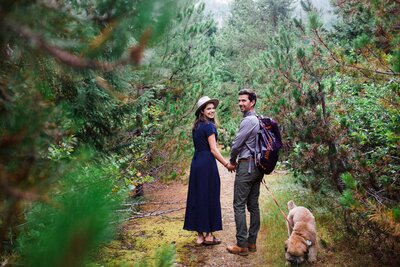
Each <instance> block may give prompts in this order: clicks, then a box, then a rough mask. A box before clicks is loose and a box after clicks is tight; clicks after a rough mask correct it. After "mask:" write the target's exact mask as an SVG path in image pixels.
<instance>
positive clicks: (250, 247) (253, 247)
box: [247, 244, 257, 252]
mask: <svg viewBox="0 0 400 267" xmlns="http://www.w3.org/2000/svg"><path fill="white" fill-rule="evenodd" d="M247 248H248V249H249V251H250V252H256V251H257V246H256V244H249V245H248V246H247Z"/></svg>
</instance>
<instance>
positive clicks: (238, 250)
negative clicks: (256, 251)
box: [226, 245, 249, 256]
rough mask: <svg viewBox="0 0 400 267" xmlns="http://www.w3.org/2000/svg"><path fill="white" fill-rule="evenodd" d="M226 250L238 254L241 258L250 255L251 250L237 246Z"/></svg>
mask: <svg viewBox="0 0 400 267" xmlns="http://www.w3.org/2000/svg"><path fill="white" fill-rule="evenodd" d="M226 250H228V251H229V253H232V254H237V255H240V256H247V255H249V249H248V248H242V247H239V246H236V245H233V246H228V247H227V248H226Z"/></svg>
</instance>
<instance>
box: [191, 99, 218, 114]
mask: <svg viewBox="0 0 400 267" xmlns="http://www.w3.org/2000/svg"><path fill="white" fill-rule="evenodd" d="M209 103H213V104H214V108H216V107H217V106H218V104H219V100H218V99H215V98H214V99H211V98H209V97H208V96H202V97H201V98H200V99H199V101H197V104H196V105H197V109H196V112H195V113H194V114H195V115H196V116H198V115H199V113H200V110H201V109H202V108H203V107H204V106H205V105H207V104H209Z"/></svg>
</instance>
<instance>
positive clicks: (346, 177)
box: [340, 173, 357, 190]
mask: <svg viewBox="0 0 400 267" xmlns="http://www.w3.org/2000/svg"><path fill="white" fill-rule="evenodd" d="M340 178H341V179H342V181H343V183H344V185H345V186H346V188H348V189H352V190H354V189H356V187H357V181H356V180H354V178H353V176H352V175H351V174H350V173H343V174H342V175H341V177H340Z"/></svg>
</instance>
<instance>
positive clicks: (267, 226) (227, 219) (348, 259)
mask: <svg viewBox="0 0 400 267" xmlns="http://www.w3.org/2000/svg"><path fill="white" fill-rule="evenodd" d="M218 168H219V173H220V177H221V208H222V223H223V231H218V232H216V233H215V235H216V236H217V237H218V238H220V239H221V240H222V243H221V244H219V245H214V246H196V245H195V240H196V233H195V232H189V231H185V230H183V229H182V227H183V220H184V214H185V204H186V196H187V187H188V186H187V184H186V182H187V180H185V182H182V181H179V180H178V181H173V182H169V183H162V182H160V181H157V182H155V183H152V184H148V185H145V188H144V190H145V191H144V192H145V203H146V204H144V205H142V206H141V210H140V213H141V215H145V217H144V218H136V219H132V220H130V221H129V222H127V223H125V224H124V225H122V227H121V229H120V231H119V235H118V237H117V238H116V239H115V240H113V241H112V242H110V243H109V244H107V245H106V246H105V247H104V248H103V249H101V250H100V251H99V253H98V254H97V256H96V259H95V262H96V263H95V264H94V265H90V266H137V265H136V264H138V263H141V265H140V266H155V264H154V261H155V260H156V258H157V257H158V256H157V255H156V252H157V251H159V249H160V248H162V247H163V246H165V245H169V244H174V246H175V250H176V259H175V263H176V264H175V266H229V267H235V266H256V267H258V266H272V267H283V266H285V257H284V241H285V240H286V239H287V229H286V225H285V219H284V218H283V216H282V214H280V211H279V209H278V208H277V207H276V205H275V204H274V203H273V201H272V199H271V197H270V193H268V192H267V190H266V188H265V187H264V186H263V185H261V190H260V210H261V229H260V233H259V236H258V239H257V252H255V253H250V254H249V255H248V256H238V255H233V254H229V253H228V252H227V250H226V247H227V246H228V245H231V244H235V243H236V238H235V235H236V227H235V221H234V213H233V206H232V201H233V185H234V179H235V173H229V172H228V171H227V170H226V169H225V168H224V167H222V166H221V165H220V164H218ZM188 172H189V170H188V171H187V173H186V174H184V176H183V177H189V174H188ZM264 178H265V180H266V181H267V184H268V187H269V188H270V190H271V191H272V192H273V194H274V196H275V197H276V199H277V201H278V203H279V204H280V206H281V208H282V209H283V211H284V212H285V213H286V212H287V207H286V203H287V201H288V200H289V199H294V200H295V202H296V203H297V204H298V205H301V204H302V203H301V202H302V197H301V196H304V195H306V194H309V192H308V191H306V190H305V189H302V188H301V187H300V186H298V185H295V184H294V182H293V178H292V176H291V175H290V174H287V173H286V172H284V171H277V172H274V173H273V174H272V175H268V176H265V177H264ZM312 209H313V210H314V212H315V213H314V215H316V219H317V231H318V236H319V238H320V239H323V240H324V243H325V245H324V248H322V247H320V249H319V252H318V260H317V263H316V264H314V265H313V267H320V266H321V267H322V266H324V267H325V266H327V267H333V266H379V265H376V264H377V262H376V261H375V259H373V258H372V257H371V256H370V255H365V253H360V252H358V253H357V252H356V250H355V249H354V244H350V243H345V242H339V243H338V242H337V241H335V240H334V238H333V237H334V233H333V232H334V231H333V230H332V229H330V227H328V226H332V225H333V224H334V222H330V223H328V222H327V220H332V219H333V218H324V212H322V211H319V210H318V207H317V206H315V207H313V208H312ZM141 215H139V216H141ZM146 215H151V216H146ZM153 215H157V216H153ZM247 215H248V214H247ZM135 216H138V215H135ZM333 220H334V219H333ZM247 221H248V222H249V218H248V220H247ZM324 223H325V225H324ZM302 266H310V265H309V264H304V265H302Z"/></svg>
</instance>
